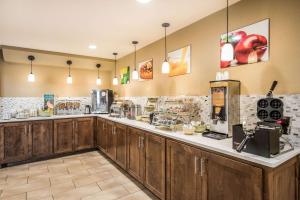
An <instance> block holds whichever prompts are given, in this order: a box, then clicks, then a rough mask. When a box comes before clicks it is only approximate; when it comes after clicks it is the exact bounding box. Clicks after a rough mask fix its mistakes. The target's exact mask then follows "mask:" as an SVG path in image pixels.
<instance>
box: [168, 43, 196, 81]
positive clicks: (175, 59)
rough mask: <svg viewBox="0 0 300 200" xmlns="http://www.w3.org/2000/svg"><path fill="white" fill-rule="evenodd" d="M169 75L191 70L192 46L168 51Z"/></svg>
mask: <svg viewBox="0 0 300 200" xmlns="http://www.w3.org/2000/svg"><path fill="white" fill-rule="evenodd" d="M168 58H169V64H170V73H169V76H179V75H184V74H189V73H190V72H191V46H186V47H183V48H181V49H178V50H176V51H172V52H169V53H168Z"/></svg>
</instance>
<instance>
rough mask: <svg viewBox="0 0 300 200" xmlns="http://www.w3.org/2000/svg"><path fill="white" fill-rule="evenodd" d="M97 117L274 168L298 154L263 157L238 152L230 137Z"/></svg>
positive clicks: (290, 153) (294, 152) (299, 152)
mask: <svg viewBox="0 0 300 200" xmlns="http://www.w3.org/2000/svg"><path fill="white" fill-rule="evenodd" d="M99 117H101V118H104V119H108V120H111V121H114V122H118V123H121V124H124V125H128V126H131V127H135V128H139V129H142V130H145V131H148V132H151V133H154V134H158V135H161V136H164V137H167V138H172V139H175V140H178V141H182V142H185V143H188V144H191V145H194V146H197V147H201V148H204V149H208V150H211V151H215V152H219V153H222V154H225V155H229V156H233V157H236V158H239V159H242V160H245V161H249V162H253V163H256V164H259V165H263V166H266V167H270V168H275V167H278V166H279V165H281V164H282V163H284V162H286V161H288V160H290V159H291V158H293V157H295V156H297V155H299V154H300V148H296V149H295V150H293V151H290V152H287V153H284V154H282V155H279V156H277V157H275V158H265V157H262V156H257V155H254V154H249V153H245V152H242V153H238V152H237V151H235V150H234V149H232V138H228V139H224V140H215V139H211V138H207V137H203V136H201V134H197V135H196V134H195V135H185V134H183V133H182V132H170V131H163V130H159V129H157V128H155V127H154V126H152V125H150V124H147V123H143V122H139V121H135V120H129V119H125V118H112V117H109V116H108V115H99Z"/></svg>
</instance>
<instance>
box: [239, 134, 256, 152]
mask: <svg viewBox="0 0 300 200" xmlns="http://www.w3.org/2000/svg"><path fill="white" fill-rule="evenodd" d="M252 137H253V135H248V134H246V137H245V138H244V139H243V141H242V142H241V143H240V145H239V146H238V147H237V148H236V151H237V152H239V153H241V152H242V150H243V149H244V148H245V146H246V144H247V142H248V141H249V140H250V139H251V138H252Z"/></svg>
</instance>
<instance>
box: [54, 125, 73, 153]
mask: <svg viewBox="0 0 300 200" xmlns="http://www.w3.org/2000/svg"><path fill="white" fill-rule="evenodd" d="M73 141H74V125H73V120H72V119H58V120H54V153H56V154H58V153H68V152H72V151H73V150H74V145H73Z"/></svg>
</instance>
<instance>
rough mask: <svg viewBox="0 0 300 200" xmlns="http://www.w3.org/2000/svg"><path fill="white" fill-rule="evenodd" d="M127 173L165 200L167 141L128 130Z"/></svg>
mask: <svg viewBox="0 0 300 200" xmlns="http://www.w3.org/2000/svg"><path fill="white" fill-rule="evenodd" d="M127 130H128V131H127V159H128V160H127V171H128V173H129V174H131V175H132V176H133V177H135V178H136V179H137V180H139V181H140V182H141V183H143V184H144V185H145V187H147V188H148V189H149V190H150V191H151V192H153V193H154V194H155V195H156V196H157V197H159V198H160V199H165V170H166V169H165V167H166V165H165V162H166V161H165V153H166V144H165V142H166V141H165V139H164V138H163V137H160V136H156V135H154V134H150V133H147V132H145V131H142V130H139V129H135V128H128V129H127Z"/></svg>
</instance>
